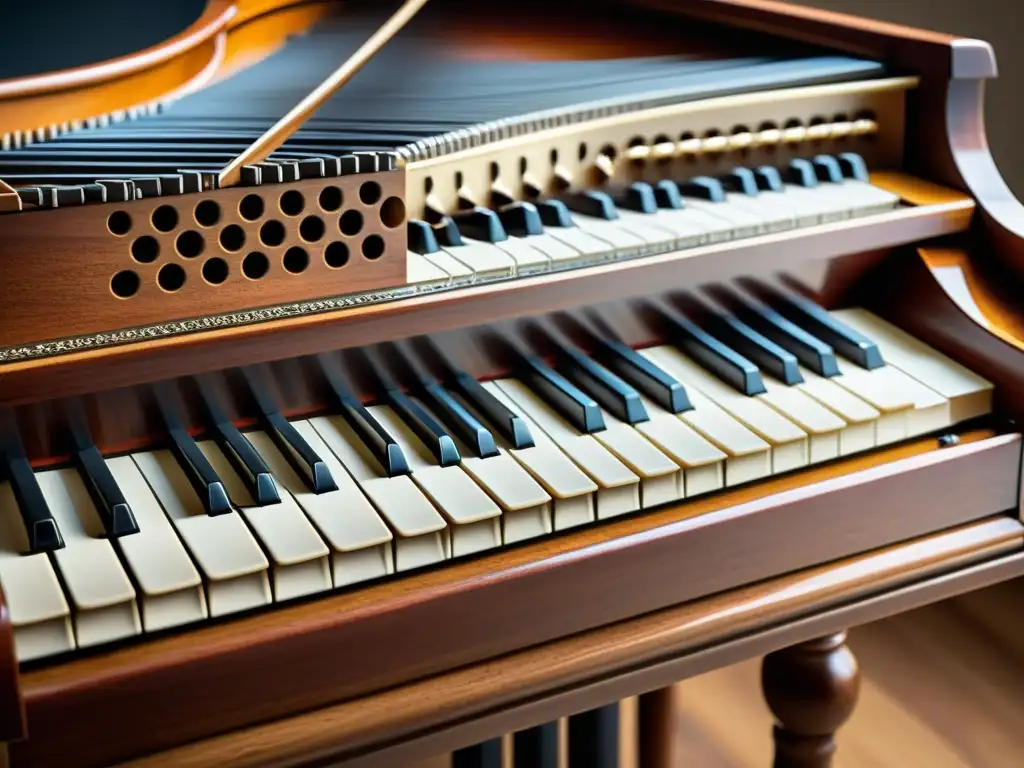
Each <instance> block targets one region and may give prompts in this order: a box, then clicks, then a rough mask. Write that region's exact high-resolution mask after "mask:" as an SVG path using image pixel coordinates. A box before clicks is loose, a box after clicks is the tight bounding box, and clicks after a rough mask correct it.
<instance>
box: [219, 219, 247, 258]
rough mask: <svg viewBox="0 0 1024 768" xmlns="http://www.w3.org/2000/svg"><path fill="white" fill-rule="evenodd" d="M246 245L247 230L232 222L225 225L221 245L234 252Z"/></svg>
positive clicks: (221, 234)
mask: <svg viewBox="0 0 1024 768" xmlns="http://www.w3.org/2000/svg"><path fill="white" fill-rule="evenodd" d="M243 245H245V230H244V229H242V228H241V227H240V226H238V225H237V224H230V225H228V226H226V227H224V229H223V230H221V233H220V246H221V248H223V249H224V250H225V251H228V252H230V253H234V252H235V251H240V250H242V246H243Z"/></svg>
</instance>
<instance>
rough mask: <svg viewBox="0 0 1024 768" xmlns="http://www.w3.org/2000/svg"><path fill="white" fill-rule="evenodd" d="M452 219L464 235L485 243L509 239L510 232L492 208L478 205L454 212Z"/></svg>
mask: <svg viewBox="0 0 1024 768" xmlns="http://www.w3.org/2000/svg"><path fill="white" fill-rule="evenodd" d="M452 221H454V222H455V226H457V227H458V228H459V232H460V234H462V235H463V237H471V238H473V239H474V240H483V241H484V242H485V243H502V242H504V241H506V240H508V233H507V232H506V231H505V228H504V227H503V226H502V225H501V219H500V218H498V214H497V213H495V212H494V211H492V210H491V209H490V208H484V207H483V206H480V205H478V206H476V207H475V208H472V209H470V210H467V211H459V212H458V213H453V214H452Z"/></svg>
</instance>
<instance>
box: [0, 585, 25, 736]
mask: <svg viewBox="0 0 1024 768" xmlns="http://www.w3.org/2000/svg"><path fill="white" fill-rule="evenodd" d="M17 658H18V657H17V655H16V654H15V651H14V627H13V626H12V624H11V615H10V613H9V612H8V611H7V600H6V598H5V597H4V592H3V587H0V742H2V741H13V740H14V739H19V738H22V737H23V736H24V735H25V707H24V703H23V701H22V698H21V689H20V686H21V683H20V679H19V674H18V662H17Z"/></svg>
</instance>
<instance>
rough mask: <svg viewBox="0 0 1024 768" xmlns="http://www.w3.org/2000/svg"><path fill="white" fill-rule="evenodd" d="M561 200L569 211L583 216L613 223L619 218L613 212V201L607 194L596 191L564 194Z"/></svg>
mask: <svg viewBox="0 0 1024 768" xmlns="http://www.w3.org/2000/svg"><path fill="white" fill-rule="evenodd" d="M561 200H562V202H563V203H565V206H566V207H567V208H568V209H569V210H570V211H575V212H576V213H580V214H583V215H584V216H593V217H594V218H595V219H604V220H605V221H615V220H616V219H617V218H619V212H618V211H616V210H615V201H614V200H612V197H611V195H609V194H608V193H607V192H602V191H600V190H597V189H584V190H581V191H577V192H566V193H565V194H564V195H562V197H561Z"/></svg>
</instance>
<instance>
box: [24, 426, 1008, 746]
mask: <svg viewBox="0 0 1024 768" xmlns="http://www.w3.org/2000/svg"><path fill="white" fill-rule="evenodd" d="M983 437H984V433H981V434H973V435H972V434H966V435H964V440H963V442H962V443H961V444H960V445H958V446H956V447H952V448H945V449H941V450H938V449H936V448H935V447H934V446H935V441H934V439H930V440H920V441H916V442H913V443H909V444H906V445H903V446H899V447H896V448H892V449H890V450H887V451H881V452H879V453H875V454H870V455H866V456H862V457H858V458H855V459H850V460H846V461H841V462H837V463H835V464H833V465H829V466H824V467H820V468H815V469H810V470H807V471H803V472H798V473H795V474H793V475H791V476H788V477H779V478H775V479H772V480H770V481H767V482H765V483H760V484H755V485H752V486H749V487H746V488H741V489H736V490H733V491H730V492H727V493H724V494H721V495H719V496H715V497H709V498H706V499H696V500H694V501H693V502H689V503H685V504H681V505H672V506H668V507H666V508H665V509H663V510H661V511H653V512H651V513H648V514H643V515H640V516H637V517H633V518H630V519H625V520H619V521H615V522H611V523H609V524H607V525H600V526H595V527H593V528H590V529H587V530H582V531H579V532H577V533H573V534H570V535H566V536H562V537H553V538H551V539H548V540H543V541H540V542H536V543H533V544H530V545H527V546H524V547H522V548H518V549H510V550H508V551H506V552H502V553H499V554H497V555H494V556H489V557H483V558H480V559H477V560H469V561H466V562H463V563H459V564H453V565H451V566H449V567H446V568H443V569H440V570H435V571H432V572H426V573H423V574H418V575H414V576H410V577H408V578H400V579H396V580H393V581H389V582H385V583H382V584H379V585H377V586H371V587H365V588H362V589H356V590H354V591H351V592H349V593H347V594H339V595H336V596H331V597H324V598H322V599H319V600H315V601H312V602H309V603H306V604H302V605H295V606H292V607H284V608H279V609H275V610H271V611H267V612H264V613H261V614H257V615H254V616H252V617H249V618H244V619H241V620H237V621H228V622H225V623H222V624H218V625H211V626H206V627H203V628H198V629H195V630H192V631H189V632H187V633H185V634H183V635H180V636H170V637H167V638H164V639H154V640H152V641H150V642H144V643H142V644H140V645H137V646H133V647H127V648H124V649H121V650H114V651H111V652H108V653H104V654H99V655H97V656H95V657H92V658H83V659H80V660H75V661H69V662H67V663H64V664H60V665H57V666H53V667H49V668H44V669H40V670H38V671H32V672H27V673H26V674H25V675H24V676H23V679H22V690H23V696H24V700H25V704H26V708H27V713H28V722H29V727H30V729H31V732H32V734H33V737H32V739H30V740H29V741H26V742H20V743H18V744H16V745H13V749H14V751H15V752H16V758H17V759H18V760H20V761H23V762H24V763H25V764H30V765H44V764H47V763H48V762H49V763H51V764H52V761H53V760H54V759H55V758H56V755H55V753H54V750H57V749H60V748H61V747H60V745H69V744H76V743H81V742H82V741H83V740H84V741H88V742H89V743H90V744H91V748H90V753H89V754H90V760H91V761H93V763H92V764H96V765H103V764H107V763H109V762H111V761H113V760H116V759H125V758H128V757H131V756H135V755H138V754H141V753H144V752H147V751H152V750H157V749H164V748H167V747H170V746H173V745H175V744H178V743H181V742H183V741H185V740H190V739H196V738H202V737H205V736H210V735H212V734H215V733H219V732H223V731H225V730H230V729H233V728H238V727H242V726H244V725H248V724H252V723H254V722H260V721H266V720H269V719H274V718H279V717H283V716H285V715H289V714H294V713H296V712H299V711H304V710H308V709H311V708H313V707H318V706H324V705H326V704H329V703H331V702H335V701H340V700H344V699H346V698H350V697H353V696H358V695H363V694H366V693H369V692H372V691H375V690H380V689H382V688H385V687H388V686H392V685H396V684H400V683H402V682H405V681H408V680H411V679H415V678H418V677H421V676H424V675H429V674H437V673H439V672H442V671H444V670H447V669H452V668H455V667H458V666H461V665H465V664H469V663H474V662H479V661H482V660H484V659H487V658H491V657H494V656H498V655H500V654H504V653H509V652H512V651H515V650H517V649H522V648H525V647H529V646H531V645H535V644H537V643H542V642H548V641H551V640H554V639H557V638H559V637H564V636H567V635H570V634H573V633H577V632H581V631H585V630H588V629H591V628H594V627H598V626H602V625H605V624H610V623H613V622H618V621H623V620H626V619H628V618H630V617H633V616H637V615H641V614H643V613H646V612H649V611H654V610H658V609H661V608H665V607H667V606H671V605H675V604H679V603H681V602H684V601H687V600H693V599H697V598H700V597H702V596H705V595H709V594H713V593H715V592H719V591H722V590H727V589H732V588H735V587H738V586H740V585H743V584H749V583H752V582H755V581H757V580H760V579H764V578H767V577H771V576H773V575H775V574H779V573H786V572H789V571H792V570H796V569H800V568H807V567H812V566H814V565H817V564H820V563H824V562H828V561H831V560H835V559H837V558H842V557H848V556H852V555H855V554H857V553H860V552H865V551H868V550H870V549H873V548H877V547H882V546H886V545H889V544H892V543H894V542H898V541H903V540H906V539H909V538H913V537H916V536H922V535H926V534H928V533H931V532H934V531H938V530H941V529H944V528H948V527H951V526H955V525H960V524H964V523H967V522H970V521H972V520H978V519H981V518H983V517H986V516H989V515H993V514H997V513H1000V512H1004V511H1006V510H1010V514H1011V515H1014V516H1015V511H1016V506H1017V503H1018V478H1019V472H1020V462H1021V439H1020V436H1019V435H1004V436H997V437H988V438H987V439H980V438H983ZM898 457H902V458H898ZM865 510H870V513H867V512H866V511H865ZM623 574H629V578H628V579H626V578H623ZM469 637H472V638H473V642H472V643H467V642H466V638H469ZM339 649H344V654H343V657H342V658H339V656H338V654H339ZM257 669H258V670H264V673H263V674H260V675H254V673H253V670H257ZM211 680H216V681H217V686H216V688H215V689H212V688H211V687H210V685H209V681H211ZM610 700H614V699H609V701H610ZM139 701H147V702H151V703H152V706H146V707H140V706H138V702H139ZM94 711H103V712H104V713H105V716H107V717H109V718H116V720H117V722H118V723H119V724H120V725H121V730H120V731H119V738H118V739H117V740H108V741H103V742H96V741H95V740H94V739H93V736H94V730H93V728H92V725H91V723H90V721H89V720H88V719H86V718H83V717H81V716H80V713H83V712H94ZM57 733H59V734H60V739H56V738H52V737H48V736H47V734H57Z"/></svg>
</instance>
